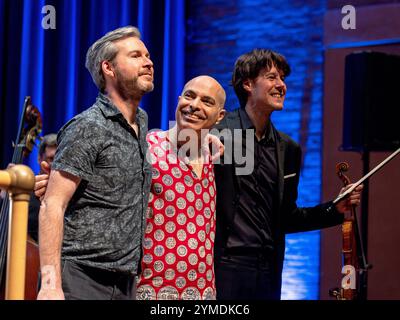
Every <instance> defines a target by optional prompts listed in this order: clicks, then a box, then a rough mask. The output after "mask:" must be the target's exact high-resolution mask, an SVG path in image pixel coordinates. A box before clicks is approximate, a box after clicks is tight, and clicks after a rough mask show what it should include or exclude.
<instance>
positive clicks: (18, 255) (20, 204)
mask: <svg viewBox="0 0 400 320" xmlns="http://www.w3.org/2000/svg"><path fill="white" fill-rule="evenodd" d="M34 185H35V176H34V174H33V172H32V170H31V169H30V168H29V167H27V166H25V165H15V166H13V167H12V168H10V169H7V170H4V171H0V186H1V187H3V188H5V189H7V190H8V191H9V193H10V194H11V200H12V201H11V205H10V220H9V237H8V251H7V252H8V257H7V274H6V300H23V299H24V291H25V268H26V240H27V232H28V207H29V199H30V192H31V191H32V190H33V187H34Z"/></svg>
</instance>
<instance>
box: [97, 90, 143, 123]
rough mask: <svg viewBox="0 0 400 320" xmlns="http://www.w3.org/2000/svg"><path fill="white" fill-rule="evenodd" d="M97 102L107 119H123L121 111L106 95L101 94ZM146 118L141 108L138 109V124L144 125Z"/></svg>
mask: <svg viewBox="0 0 400 320" xmlns="http://www.w3.org/2000/svg"><path fill="white" fill-rule="evenodd" d="M96 102H97V105H98V106H99V108H100V110H101V112H102V113H103V115H104V117H106V118H114V117H115V118H118V117H123V115H122V113H121V111H120V110H119V109H118V108H117V107H116V106H115V104H114V103H113V102H112V101H111V100H110V98H108V97H107V96H106V95H105V94H104V93H101V92H99V95H98V96H97V99H96ZM144 118H145V116H144V111H143V110H142V109H140V108H137V111H136V122H137V123H139V125H142V123H143V122H144Z"/></svg>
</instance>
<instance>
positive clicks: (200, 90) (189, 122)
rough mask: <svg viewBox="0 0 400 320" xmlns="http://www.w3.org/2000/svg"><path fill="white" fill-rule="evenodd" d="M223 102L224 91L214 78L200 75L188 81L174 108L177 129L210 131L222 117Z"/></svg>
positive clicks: (224, 97)
mask: <svg viewBox="0 0 400 320" xmlns="http://www.w3.org/2000/svg"><path fill="white" fill-rule="evenodd" d="M225 100H226V94H225V90H224V88H222V86H221V85H220V84H219V82H218V81H217V80H215V79H214V78H212V77H210V76H205V75H202V76H198V77H196V78H193V79H191V80H189V81H188V82H187V83H186V84H185V87H184V88H183V90H182V94H181V96H180V97H179V101H178V106H177V108H176V121H177V125H178V128H180V129H183V128H191V129H194V130H196V131H200V130H201V129H210V128H211V127H213V126H214V125H215V124H216V123H218V122H219V121H221V120H222V118H223V117H224V115H225V113H226V111H225V109H224V106H225Z"/></svg>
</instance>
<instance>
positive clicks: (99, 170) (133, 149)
mask: <svg viewBox="0 0 400 320" xmlns="http://www.w3.org/2000/svg"><path fill="white" fill-rule="evenodd" d="M136 123H137V124H138V127H139V136H137V135H136V133H135V131H134V130H133V129H132V128H131V126H130V125H129V124H128V122H127V121H126V120H125V118H124V117H123V116H122V114H121V112H120V111H119V110H118V109H117V107H116V106H115V105H114V104H113V103H112V102H111V101H110V100H109V99H108V98H107V97H106V96H105V95H103V94H101V93H100V94H99V96H98V98H97V100H96V102H95V104H94V105H93V106H92V107H91V108H89V109H88V110H86V111H84V112H82V113H81V114H79V115H77V116H75V117H74V118H73V119H72V120H70V121H69V122H68V123H67V124H66V125H65V126H64V127H63V128H62V129H61V130H60V132H59V133H58V148H57V153H56V156H55V159H54V162H53V164H52V169H56V170H60V171H65V172H68V173H70V174H72V175H74V176H77V177H80V178H81V179H82V180H81V183H80V184H79V186H78V188H77V190H76V192H75V194H74V195H73V197H72V199H71V201H70V203H69V205H68V208H67V209H66V212H65V218H64V239H63V245H62V259H66V260H72V261H75V262H77V263H81V264H84V265H89V266H93V267H97V268H100V269H106V270H111V271H116V272H123V273H129V274H136V273H137V272H138V264H139V261H140V257H141V251H142V240H143V235H144V230H145V221H146V209H147V203H148V194H149V190H150V182H151V167H150V165H149V163H148V162H147V161H146V156H145V155H146V151H147V143H146V134H147V115H146V113H145V111H143V110H141V109H139V108H138V110H137V115H136Z"/></svg>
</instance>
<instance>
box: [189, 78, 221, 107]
mask: <svg viewBox="0 0 400 320" xmlns="http://www.w3.org/2000/svg"><path fill="white" fill-rule="evenodd" d="M199 82H200V83H202V84H205V85H208V86H209V87H210V88H212V87H213V88H214V89H215V90H216V99H217V101H218V104H219V106H220V108H221V109H223V108H224V106H225V101H226V93H225V90H224V88H223V87H222V86H221V84H220V83H219V82H218V81H217V80H216V79H214V78H213V77H210V76H207V75H201V76H197V77H195V78H193V79H191V80H189V81H188V82H186V84H185V86H184V87H183V90H182V94H183V92H185V89H186V88H187V87H188V86H193V85H196V83H199Z"/></svg>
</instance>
